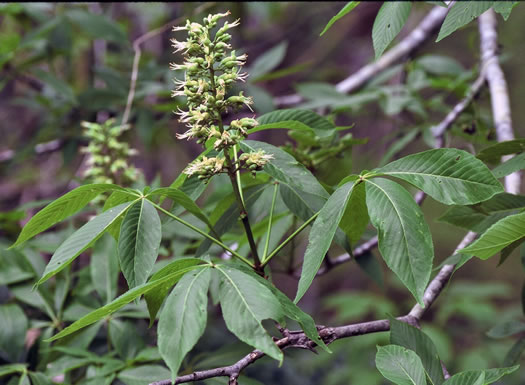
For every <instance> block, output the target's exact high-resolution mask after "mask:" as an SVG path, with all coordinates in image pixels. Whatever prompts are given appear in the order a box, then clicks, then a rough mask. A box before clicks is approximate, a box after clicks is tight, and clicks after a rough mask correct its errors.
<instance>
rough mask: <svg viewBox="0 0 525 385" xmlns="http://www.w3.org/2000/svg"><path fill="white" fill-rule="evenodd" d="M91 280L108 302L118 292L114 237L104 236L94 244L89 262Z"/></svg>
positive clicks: (117, 269) (116, 255)
mask: <svg viewBox="0 0 525 385" xmlns="http://www.w3.org/2000/svg"><path fill="white" fill-rule="evenodd" d="M89 270H90V274H91V281H92V282H93V286H94V287H95V290H96V291H97V293H98V295H99V296H100V298H102V300H103V301H105V302H106V303H108V302H110V301H111V300H112V299H113V298H115V295H116V294H117V280H118V273H119V268H118V254H117V245H116V243H115V241H114V240H113V238H112V237H110V236H109V234H108V235H104V236H102V238H100V239H99V240H98V241H97V242H96V243H95V245H94V246H93V253H92V254H91V263H90V264H89Z"/></svg>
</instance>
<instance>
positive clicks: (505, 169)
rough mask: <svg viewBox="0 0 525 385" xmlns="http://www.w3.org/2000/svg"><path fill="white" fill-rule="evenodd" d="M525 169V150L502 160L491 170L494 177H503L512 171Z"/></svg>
mask: <svg viewBox="0 0 525 385" xmlns="http://www.w3.org/2000/svg"><path fill="white" fill-rule="evenodd" d="M523 169H525V152H524V153H521V154H519V155H516V156H515V157H513V158H511V159H509V160H507V161H506V162H503V163H502V164H500V165H499V166H498V167H495V168H494V169H493V170H492V173H493V174H494V176H495V177H496V178H498V179H499V178H503V177H504V176H507V175H510V174H512V173H513V172H516V171H520V170H523Z"/></svg>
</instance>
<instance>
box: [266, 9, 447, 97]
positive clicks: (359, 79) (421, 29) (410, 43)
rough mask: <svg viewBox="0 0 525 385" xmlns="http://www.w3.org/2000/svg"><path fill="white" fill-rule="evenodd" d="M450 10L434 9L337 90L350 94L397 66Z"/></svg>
mask: <svg viewBox="0 0 525 385" xmlns="http://www.w3.org/2000/svg"><path fill="white" fill-rule="evenodd" d="M450 6H451V4H449V8H444V7H440V6H436V7H434V8H433V9H432V10H431V11H430V12H429V13H428V15H427V16H426V17H425V18H424V19H423V20H422V21H421V22H420V23H419V25H418V26H417V27H416V28H414V30H412V32H410V34H408V35H407V37H405V38H404V39H403V40H401V42H400V43H399V44H398V45H396V46H395V47H394V48H392V49H390V50H388V51H387V52H386V53H385V54H384V55H383V56H381V57H380V58H379V59H378V60H377V61H375V62H373V63H370V64H367V65H365V66H364V67H362V68H361V69H360V70H358V71H357V72H355V73H354V74H352V75H351V76H349V77H348V78H346V79H344V80H343V81H341V82H339V83H337V84H336V86H335V88H336V89H337V91H339V92H343V93H350V92H352V91H355V90H357V89H359V88H360V87H362V86H363V85H364V84H365V83H366V82H368V81H369V80H370V79H372V78H373V77H374V76H376V75H377V74H379V73H380V72H383V71H384V70H386V69H387V68H388V67H390V66H392V65H394V64H396V63H397V62H399V61H400V60H401V59H403V58H404V57H405V56H407V55H410V54H412V53H413V52H414V51H415V50H416V49H418V48H419V47H420V46H421V45H423V43H425V42H426V41H427V40H428V39H429V38H430V37H431V36H432V33H433V32H434V31H435V30H437V28H439V26H441V24H442V23H443V20H445V17H446V16H447V13H448V10H449V9H450ZM274 100H275V103H276V104H278V105H281V106H286V105H292V104H297V103H300V102H301V101H302V97H301V96H300V95H297V94H293V95H285V96H280V97H277V98H275V99H274Z"/></svg>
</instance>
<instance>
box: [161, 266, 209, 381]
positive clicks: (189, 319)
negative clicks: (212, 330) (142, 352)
mask: <svg viewBox="0 0 525 385" xmlns="http://www.w3.org/2000/svg"><path fill="white" fill-rule="evenodd" d="M210 276H211V272H210V269H201V270H198V271H195V272H191V273H188V274H186V275H185V276H184V277H182V279H181V280H180V281H179V283H178V284H177V286H175V288H174V289H173V291H172V292H171V294H170V295H169V297H168V299H167V300H166V306H165V307H164V309H163V311H162V313H161V314H160V319H159V327H158V333H159V338H158V341H159V350H160V354H161V355H162V357H163V358H164V361H165V362H166V364H167V365H168V367H169V368H170V369H171V378H172V380H173V381H175V378H176V377H177V373H178V371H179V367H180V364H181V363H182V360H183V359H184V357H185V356H186V354H187V353H188V352H189V351H190V350H191V349H192V348H193V346H195V344H196V343H197V341H198V340H199V338H200V337H201V336H202V334H203V333H204V329H205V328H206V321H207V311H206V308H207V304H208V287H209V285H210Z"/></svg>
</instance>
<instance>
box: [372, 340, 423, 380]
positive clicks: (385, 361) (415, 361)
mask: <svg viewBox="0 0 525 385" xmlns="http://www.w3.org/2000/svg"><path fill="white" fill-rule="evenodd" d="M376 367H377V369H378V370H379V371H380V372H381V374H382V375H383V376H384V377H385V378H387V379H388V380H390V381H392V382H393V383H394V384H397V385H426V380H425V370H424V369H423V364H422V363H421V359H420V358H419V357H418V356H417V354H416V353H414V352H413V351H412V350H408V349H405V348H404V347H402V346H398V345H386V346H378V347H377V354H376Z"/></svg>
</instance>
